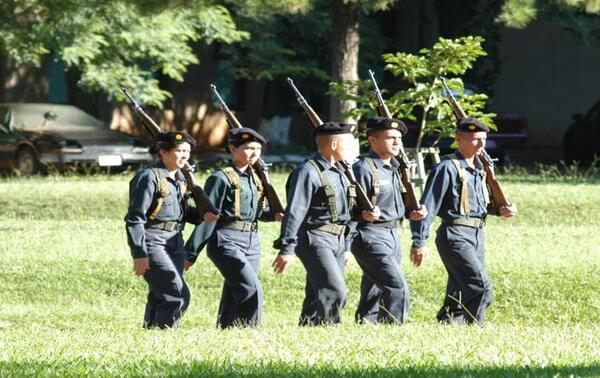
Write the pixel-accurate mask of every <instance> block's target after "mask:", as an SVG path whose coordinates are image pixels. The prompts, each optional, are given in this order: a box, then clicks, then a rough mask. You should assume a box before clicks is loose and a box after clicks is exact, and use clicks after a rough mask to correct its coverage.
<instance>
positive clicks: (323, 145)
mask: <svg viewBox="0 0 600 378" xmlns="http://www.w3.org/2000/svg"><path fill="white" fill-rule="evenodd" d="M354 128H355V125H352V124H344V123H338V122H326V123H324V124H322V125H320V126H318V127H317V128H315V129H314V133H315V141H316V144H317V151H318V152H317V153H316V154H315V155H314V156H313V157H312V158H310V159H308V160H307V161H306V162H305V163H304V164H303V165H301V166H299V167H298V168H297V169H296V170H294V172H292V174H291V175H290V177H289V179H288V182H287V184H286V188H287V209H286V213H285V216H284V217H283V222H282V226H281V235H280V238H279V239H277V240H276V241H275V243H274V247H275V248H276V249H279V250H280V251H279V254H278V255H277V257H276V258H275V260H274V261H273V270H274V271H275V272H276V273H283V272H284V271H285V270H286V269H287V267H288V265H289V264H290V263H291V261H292V259H293V256H294V254H296V255H298V258H299V259H300V261H301V262H302V264H303V265H304V268H305V269H306V288H305V299H304V303H303V305H302V311H301V313H300V325H322V324H333V323H339V322H340V321H341V317H340V311H341V310H342V308H343V307H344V305H345V303H346V284H345V282H344V264H345V252H346V251H348V250H349V248H347V247H348V246H347V243H346V240H345V239H346V238H345V236H346V234H347V228H346V224H347V223H348V221H349V220H350V207H351V202H352V200H351V197H354V194H353V193H351V190H350V188H349V185H348V183H347V181H346V178H345V177H344V173H343V168H342V167H341V166H340V165H339V164H338V161H340V160H346V159H348V158H350V156H349V155H350V154H351V152H350V151H351V147H352V145H353V141H354V137H353V136H352V134H351V133H352V131H353V130H354Z"/></svg>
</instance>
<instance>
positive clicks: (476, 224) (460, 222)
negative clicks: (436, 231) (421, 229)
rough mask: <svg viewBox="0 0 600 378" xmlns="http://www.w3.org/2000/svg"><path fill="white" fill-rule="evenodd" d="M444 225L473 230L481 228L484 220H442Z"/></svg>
mask: <svg viewBox="0 0 600 378" xmlns="http://www.w3.org/2000/svg"><path fill="white" fill-rule="evenodd" d="M442 223H444V224H450V225H456V226H467V227H473V228H483V227H484V226H485V220H484V219H481V218H456V219H444V220H442Z"/></svg>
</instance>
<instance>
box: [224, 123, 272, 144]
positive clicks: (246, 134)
mask: <svg viewBox="0 0 600 378" xmlns="http://www.w3.org/2000/svg"><path fill="white" fill-rule="evenodd" d="M248 142H258V143H260V144H262V145H263V146H264V145H265V144H267V140H266V139H265V137H263V136H262V135H260V134H259V133H258V132H256V131H255V130H253V129H250V128H248V127H241V128H239V127H238V128H235V129H230V130H229V132H228V133H227V144H233V145H234V146H241V145H242V144H244V143H248Z"/></svg>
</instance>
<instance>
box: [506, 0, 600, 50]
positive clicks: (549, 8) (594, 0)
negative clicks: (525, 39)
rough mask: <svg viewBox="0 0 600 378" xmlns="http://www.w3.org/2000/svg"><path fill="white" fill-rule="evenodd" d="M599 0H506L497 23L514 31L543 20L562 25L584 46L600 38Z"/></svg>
mask: <svg viewBox="0 0 600 378" xmlns="http://www.w3.org/2000/svg"><path fill="white" fill-rule="evenodd" d="M598 14H600V1H598V0H547V1H541V0H505V2H504V4H503V5H502V12H501V13H500V15H499V16H498V21H500V22H501V23H502V24H504V25H506V26H508V27H513V28H519V29H521V28H524V27H526V26H527V25H528V24H529V23H530V22H532V21H534V20H536V19H540V20H545V21H547V22H550V23H553V24H557V25H560V26H561V27H564V28H566V29H568V30H570V31H571V32H573V33H574V34H576V35H577V36H578V37H579V38H580V39H581V40H582V41H583V42H584V43H588V42H589V40H590V39H591V38H593V37H596V38H597V37H598V36H600V18H599V17H597V15H598Z"/></svg>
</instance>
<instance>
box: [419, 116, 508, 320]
mask: <svg viewBox="0 0 600 378" xmlns="http://www.w3.org/2000/svg"><path fill="white" fill-rule="evenodd" d="M488 132H489V128H488V127H487V126H485V125H484V124H483V123H482V122H481V121H479V120H477V119H475V118H463V119H462V120H460V121H459V122H458V124H457V131H456V137H455V139H456V142H457V144H458V151H456V152H455V153H454V154H451V155H448V156H445V157H444V158H443V159H442V161H441V162H440V163H439V164H437V165H436V166H434V167H433V168H432V170H431V172H430V173H429V177H428V178H427V183H426V185H425V190H424V191H423V195H422V197H421V203H422V204H425V205H426V206H427V209H428V210H429V214H428V215H427V217H426V218H425V219H423V220H421V221H411V229H412V239H413V245H412V248H411V261H412V262H413V263H414V264H415V265H416V266H419V265H420V264H421V262H422V260H423V258H424V256H425V255H426V249H425V240H426V239H427V237H428V235H429V227H430V225H431V222H433V218H434V217H435V216H436V215H437V216H439V217H440V218H441V220H442V223H441V225H440V227H439V228H438V230H437V236H436V239H435V244H436V247H437V250H438V252H439V254H440V257H441V260H442V262H443V264H444V266H445V268H446V271H447V272H448V285H447V288H446V296H445V299H444V304H443V306H442V308H441V309H440V311H439V312H438V314H437V319H438V321H439V322H441V323H456V324H462V323H469V324H470V323H477V324H482V323H483V322H484V320H485V313H486V309H487V308H488V306H489V305H490V304H491V302H492V283H491V281H490V278H489V277H488V274H487V273H486V271H485V269H484V245H483V243H484V232H483V228H484V225H485V218H486V216H487V214H488V203H489V192H488V189H487V186H486V181H485V176H484V171H483V166H482V163H481V162H480V160H479V159H478V158H476V157H477V156H478V155H480V154H481V153H482V151H483V149H484V147H485V142H486V138H487V133H488ZM497 212H498V213H499V215H500V216H503V217H507V218H508V217H511V216H513V215H514V214H516V212H517V209H516V206H515V205H511V206H502V207H500V208H499V209H497Z"/></svg>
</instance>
